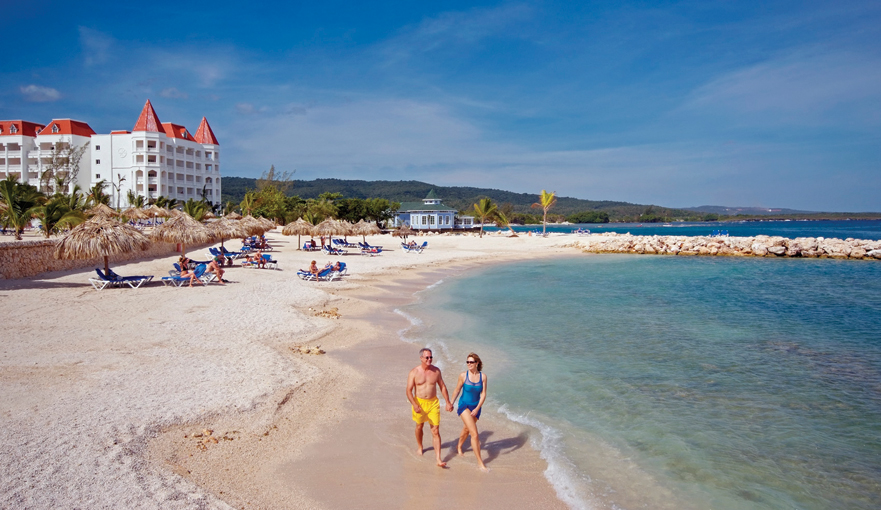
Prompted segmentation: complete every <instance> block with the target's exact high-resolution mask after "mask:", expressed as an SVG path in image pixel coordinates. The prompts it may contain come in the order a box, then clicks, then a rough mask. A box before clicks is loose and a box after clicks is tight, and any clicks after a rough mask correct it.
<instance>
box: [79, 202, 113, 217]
mask: <svg viewBox="0 0 881 510" xmlns="http://www.w3.org/2000/svg"><path fill="white" fill-rule="evenodd" d="M86 215H87V216H99V217H104V218H110V217H113V216H119V213H118V212H116V211H114V210H113V209H111V208H110V207H107V206H106V205H104V204H98V205H96V206H95V207H92V208H91V209H89V210H88V211H86Z"/></svg>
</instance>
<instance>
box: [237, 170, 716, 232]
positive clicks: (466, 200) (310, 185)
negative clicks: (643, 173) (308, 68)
mask: <svg viewBox="0 0 881 510" xmlns="http://www.w3.org/2000/svg"><path fill="white" fill-rule="evenodd" d="M254 188H256V179H250V178H245V177H224V178H223V195H222V198H223V201H224V202H227V201H230V202H233V203H239V202H241V201H242V198H244V196H245V192H247V191H248V190H249V189H254ZM432 189H433V190H434V191H435V193H437V195H438V196H439V197H440V198H441V199H442V200H443V202H444V204H446V205H448V206H450V207H453V208H456V209H457V210H459V211H471V209H472V205H473V204H474V203H476V202H477V201H478V200H479V199H481V198H484V197H489V198H491V199H492V200H493V202H496V203H497V204H505V203H510V204H511V205H512V206H513V210H514V212H517V213H524V214H536V213H539V214H540V213H541V210H540V209H533V208H532V207H531V206H532V204H533V203H535V202H537V201H538V190H536V191H537V192H536V193H534V194H532V193H514V192H511V191H504V190H498V189H488V188H474V187H468V186H436V185H434V184H430V183H427V182H420V181H357V180H342V179H315V180H313V181H294V186H293V188H292V189H291V191H290V192H289V194H290V195H297V196H299V197H300V198H318V196H319V195H320V194H322V193H325V192H331V193H342V194H343V197H345V198H387V199H389V200H392V201H394V202H417V201H420V200H422V199H423V198H425V195H427V194H428V192H429V191H430V190H432ZM591 211H598V212H605V213H608V215H609V217H610V218H611V220H612V221H626V220H632V221H652V218H655V220H654V221H664V220H668V219H669V220H673V219H703V218H704V216H705V215H706V214H705V213H698V212H692V211H684V210H677V209H668V208H664V207H659V206H647V205H641V204H631V203H627V202H614V201H609V200H582V199H579V198H570V197H560V196H558V198H557V203H556V205H555V206H554V207H553V209H551V212H552V213H554V214H558V215H563V216H570V215H572V214H576V213H581V212H591ZM647 214H648V216H647ZM641 215H642V216H641Z"/></svg>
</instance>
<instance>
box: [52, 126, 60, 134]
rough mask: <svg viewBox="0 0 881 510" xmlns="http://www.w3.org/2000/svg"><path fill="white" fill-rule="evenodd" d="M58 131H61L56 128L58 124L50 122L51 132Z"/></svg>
mask: <svg viewBox="0 0 881 510" xmlns="http://www.w3.org/2000/svg"><path fill="white" fill-rule="evenodd" d="M59 131H61V129H59V128H58V124H52V132H53V133H57V132H59Z"/></svg>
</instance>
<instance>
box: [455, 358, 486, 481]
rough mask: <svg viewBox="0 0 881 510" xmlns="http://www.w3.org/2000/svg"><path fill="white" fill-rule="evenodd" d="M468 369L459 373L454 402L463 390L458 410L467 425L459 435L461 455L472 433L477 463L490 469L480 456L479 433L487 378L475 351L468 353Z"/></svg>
mask: <svg viewBox="0 0 881 510" xmlns="http://www.w3.org/2000/svg"><path fill="white" fill-rule="evenodd" d="M465 364H466V366H467V367H468V370H466V371H465V372H462V373H461V374H459V383H458V384H457V385H456V393H455V394H454V395H453V402H455V401H456V399H457V398H458V397H459V392H460V391H461V392H462V398H461V399H459V408H458V409H457V410H456V412H457V413H458V414H459V418H462V423H464V424H465V427H464V428H463V429H462V434H460V435H459V445H458V449H459V455H465V454H464V453H463V452H462V445H463V444H465V438H467V437H468V435H469V434H470V435H471V449H472V450H474V455H476V456H477V463H478V464H479V465H480V470H481V471H489V468H487V467H486V465H485V464H484V463H483V459H481V458H480V437H479V436H478V434H477V420H478V419H480V409H481V408H482V407H483V402H484V401H485V400H486V383H487V378H486V375H485V374H484V373H483V362H482V361H480V356H478V355H477V354H474V353H473V352H472V353H470V354H468V360H467V361H466V362H465Z"/></svg>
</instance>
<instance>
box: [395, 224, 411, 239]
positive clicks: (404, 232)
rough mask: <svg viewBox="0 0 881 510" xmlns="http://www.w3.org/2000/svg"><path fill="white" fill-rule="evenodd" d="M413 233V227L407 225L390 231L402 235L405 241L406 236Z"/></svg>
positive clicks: (398, 235)
mask: <svg viewBox="0 0 881 510" xmlns="http://www.w3.org/2000/svg"><path fill="white" fill-rule="evenodd" d="M413 234H415V232H413V229H412V228H410V226H409V225H403V226H401V227H398V229H397V230H395V231H394V232H393V233H392V235H393V236H396V237H403V238H404V240H405V241H406V240H407V236H412V235H413Z"/></svg>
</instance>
